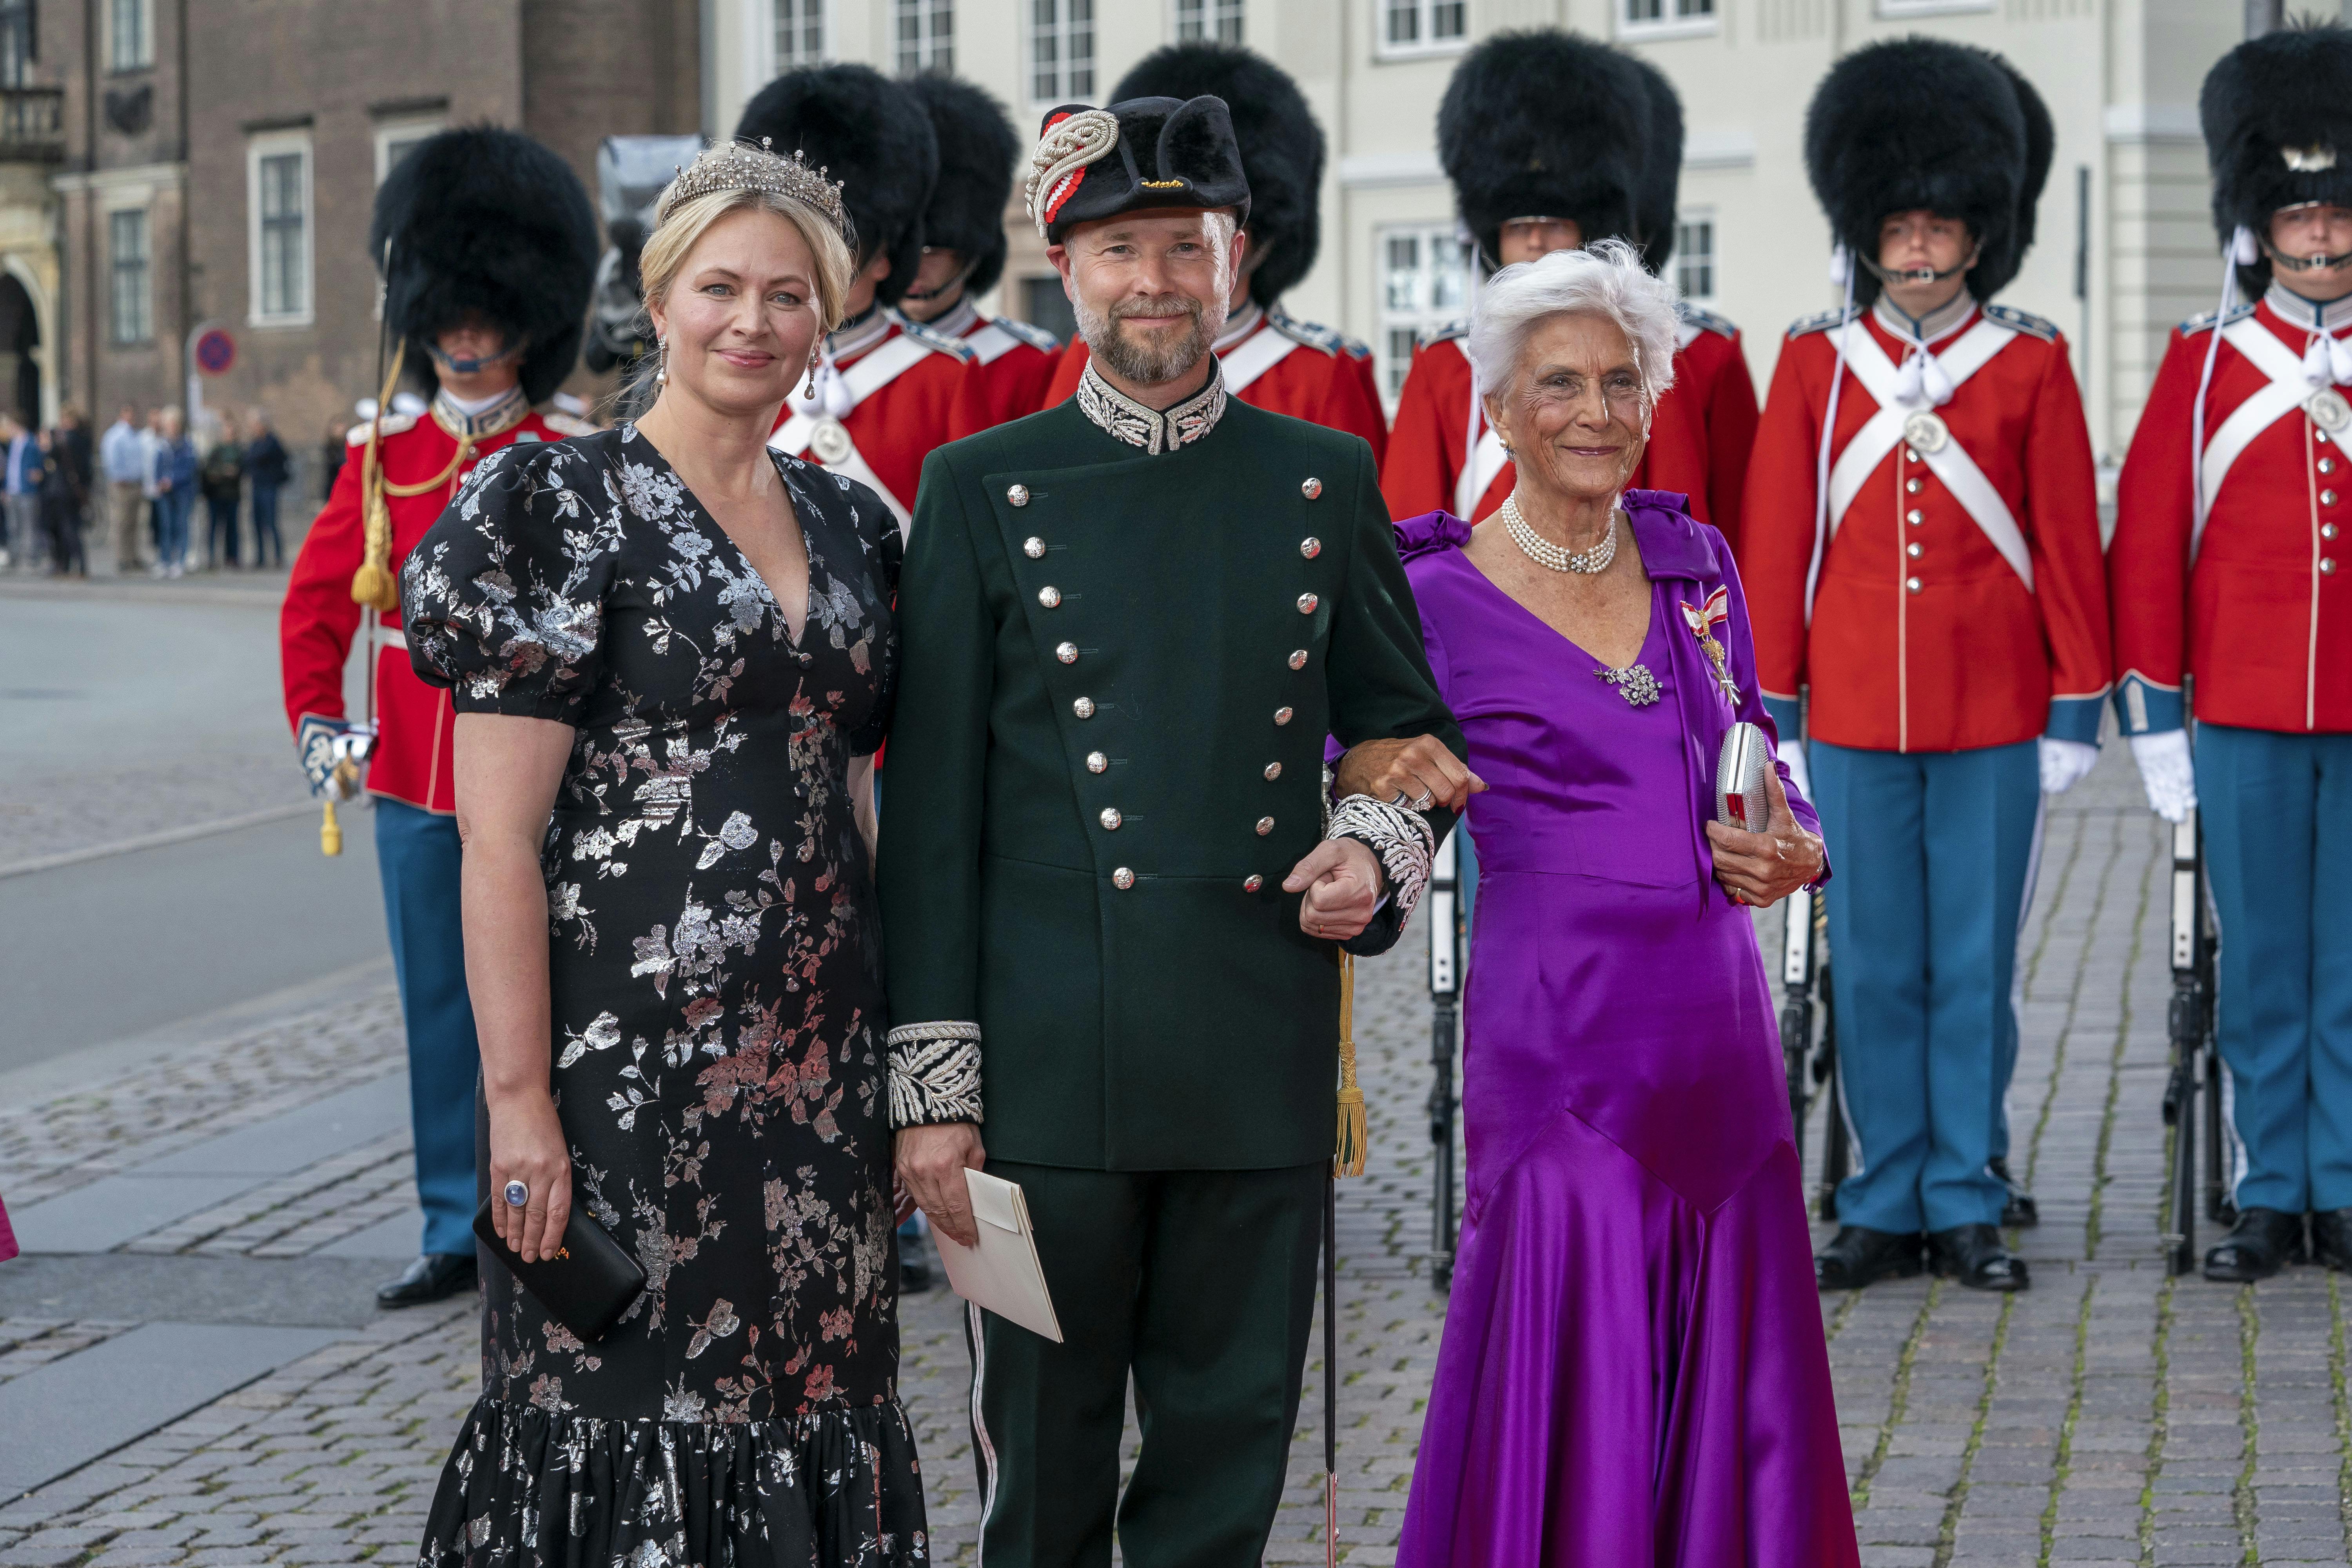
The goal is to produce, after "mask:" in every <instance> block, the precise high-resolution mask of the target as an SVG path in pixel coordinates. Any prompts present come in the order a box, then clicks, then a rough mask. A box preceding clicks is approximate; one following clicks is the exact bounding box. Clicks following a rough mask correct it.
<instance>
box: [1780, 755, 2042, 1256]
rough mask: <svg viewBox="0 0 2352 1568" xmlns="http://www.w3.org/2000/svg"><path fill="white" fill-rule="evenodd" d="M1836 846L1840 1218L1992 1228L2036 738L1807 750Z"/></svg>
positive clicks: (1996, 1217)
mask: <svg viewBox="0 0 2352 1568" xmlns="http://www.w3.org/2000/svg"><path fill="white" fill-rule="evenodd" d="M1806 754H1807V757H1808V759H1809V760H1810V762H1811V764H1812V782H1813V800H1814V803H1815V805H1816V806H1817V807H1818V808H1819V810H1820V812H1821V816H1822V836H1823V837H1825V838H1826V839H1827V840H1828V846H1829V856H1830V867H1831V869H1832V873H1833V879H1832V881H1831V883H1830V887H1829V901H1830V978H1831V984H1832V988H1833V991H1834V994H1835V999H1836V1004H1837V1030H1838V1069H1839V1075H1840V1083H1841V1086H1842V1088H1843V1094H1844V1099H1845V1105H1846V1114H1847V1117H1848V1118H1849V1121H1850V1125H1851V1129H1852V1131H1853V1154H1854V1167H1855V1168H1854V1173H1853V1175H1852V1176H1850V1177H1848V1178H1847V1179H1846V1181H1845V1182H1844V1184H1843V1185H1841V1186H1840V1187H1839V1188H1838V1194H1837V1207H1838V1219H1839V1221H1840V1222H1841V1223H1843V1224H1845V1225H1858V1226H1867V1227H1868V1228H1870V1229H1872V1230H1884V1231H1896V1232H1912V1231H1919V1230H1948V1229H1950V1228H1951V1227H1952V1226H1961V1225H1997V1224H1999V1223H2000V1210H2001V1204H2002V1200H2003V1198H2004V1197H2005V1196H2006V1193H2005V1189H2004V1188H2003V1187H2002V1185H2001V1184H2000V1182H1999V1181H1997V1180H1995V1179H1994V1178H1993V1177H1992V1176H1991V1175H1990V1173H1988V1172H1987V1171H1986V1169H1985V1164H1986V1162H1987V1161H1989V1160H1990V1159H1993V1158H1994V1157H1996V1156H1998V1155H2002V1154H2005V1153H2006V1152H2008V1142H2009V1140H2008V1131H2007V1124H2006V1121H2005V1118H2004V1113H2003V1109H2002V1101H2003V1099H2004V1097H2005V1096H2006V1095H2007V1093H2008V1091H2009V1079H2010V1075H2011V1073H2012V1072H2013V1071H2015V1069H2016V1067H2017V1038H2018V1026H2017V1012H2016V1005H2015V994H2014V987H2015V977H2016V972H2017V937H2018V927H2019V925H2020V924H2021V922H2022V921H2023V919H2024V915H2025V905H2026V901H2027V900H2029V899H2030V898H2031V897H2032V872H2033V860H2034V856H2035V852H2036V849H2037V847H2038V845H2039V840H2040V827H2041V811H2042V782H2041V775H2040V764H2039V760H2038V758H2037V756H2036V751H2035V746H2034V743H2033V742H2031V741H2026V742H2021V743H2019V744H2017V745H2013V746H1990V747H1985V748H1981V749H1979V750H1974V751H1966V752H1931V753H1906V752H1868V751H1860V750H1856V749H1854V748H1852V747H1846V746H1832V745H1827V744H1824V743H1822V742H1812V743H1811V744H1810V745H1809V746H1807V748H1806Z"/></svg>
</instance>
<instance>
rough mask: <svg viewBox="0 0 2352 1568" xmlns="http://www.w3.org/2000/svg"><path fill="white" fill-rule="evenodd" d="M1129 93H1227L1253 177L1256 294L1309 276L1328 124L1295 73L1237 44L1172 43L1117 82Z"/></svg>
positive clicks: (1277, 292)
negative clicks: (1301, 88) (1304, 93)
mask: <svg viewBox="0 0 2352 1568" xmlns="http://www.w3.org/2000/svg"><path fill="white" fill-rule="evenodd" d="M1130 98H1221V99H1223V100H1224V101H1225V108H1226V110H1227V112H1229V113H1230V114H1231V115H1232V116H1233V121H1234V142H1237V143H1238V144H1239V145H1240V147H1241V151H1242V174H1243V175H1244V177H1245V178H1246V179H1247V180H1248V181H1249V193H1250V211H1249V233H1250V248H1251V249H1252V250H1254V251H1255V252H1256V253H1258V254H1259V255H1260V256H1262V257H1263V258H1265V259H1264V260H1263V261H1261V262H1260V263H1259V264H1258V266H1257V268H1256V269H1255V271H1253V272H1252V273H1251V274H1250V297H1251V298H1252V299H1254V300H1256V301H1257V302H1258V303H1259V304H1261V305H1271V304H1273V303H1274V302H1275V301H1276V300H1279V299H1281V298H1282V296H1283V293H1284V292H1285V291H1286V289H1290V288H1292V287H1293V286H1294V285H1296V284H1297V282H1298V280H1299V279H1302V278H1304V277H1306V276H1307V272H1308V271H1309V270H1310V269H1311V268H1313V267H1314V265H1315V253H1316V251H1317V250H1318V248H1319V247H1320V246H1321V244H1322V239H1323V216H1322V213H1323V207H1322V196H1323V157H1324V142H1323V128H1322V127H1321V126H1319V125H1318V124H1316V123H1315V116H1314V114H1313V113H1312V112H1310V111H1309V110H1308V109H1307V100H1306V98H1305V97H1304V96H1302V95H1301V94H1300V92H1299V90H1298V84H1297V82H1295V81H1293V80H1291V79H1290V76H1289V73H1288V72H1286V71H1285V70H1284V69H1283V68H1281V67H1279V66H1277V65H1276V64H1275V63H1274V62H1273V61H1271V60H1268V59H1266V58H1265V57H1264V56H1262V55H1255V54H1252V53H1251V52H1250V51H1249V50H1247V49H1244V48H1242V47H1239V46H1238V45H1234V44H1214V43H1201V44H1170V45H1168V46H1167V47H1164V48H1160V49H1155V50H1153V51H1152V52H1151V53H1150V54H1148V55H1146V56H1144V57H1143V58H1142V59H1141V60H1139V61H1138V62H1137V63H1136V66H1135V68H1134V69H1132V70H1130V71H1129V72H1128V73H1127V75H1126V76H1124V77H1122V78H1120V79H1119V83H1118V87H1116V88H1114V89H1111V95H1110V100H1111V101H1112V102H1113V103H1124V102H1126V101H1127V100H1129V99H1130Z"/></svg>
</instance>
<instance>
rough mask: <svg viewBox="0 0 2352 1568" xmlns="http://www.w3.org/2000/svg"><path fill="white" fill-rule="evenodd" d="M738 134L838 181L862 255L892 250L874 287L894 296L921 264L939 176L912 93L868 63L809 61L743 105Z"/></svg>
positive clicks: (936, 153) (934, 145)
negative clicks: (803, 161)
mask: <svg viewBox="0 0 2352 1568" xmlns="http://www.w3.org/2000/svg"><path fill="white" fill-rule="evenodd" d="M735 136H736V139H737V140H738V141H748V142H759V141H761V140H762V139H764V140H765V141H766V142H768V143H769V145H770V146H771V147H772V149H773V150H774V151H775V152H777V153H782V154H783V155H784V156H786V157H790V156H791V155H792V154H793V153H800V154H801V155H802V156H803V158H805V159H806V160H807V161H808V162H809V163H812V164H814V165H816V166H817V167H819V168H822V169H824V171H825V173H826V175H827V177H828V178H831V179H835V180H839V181H840V182H841V199H842V202H843V204H844V205H846V206H847V207H848V208H849V220H850V222H851V224H852V225H853V226H855V227H856V231H857V250H858V259H859V260H860V261H869V260H871V259H873V258H875V257H877V256H887V257H888V258H890V275H889V276H888V277H887V278H885V279H882V281H881V283H880V284H879V285H878V286H877V288H876V289H875V294H876V297H877V298H878V299H879V300H881V301H882V302H883V303H884V304H886V305H895V304H897V303H898V299H899V297H900V296H901V295H903V294H905V293H906V291H907V290H908V288H909V287H910V286H912V285H913V283H914V281H915V269H916V268H918V267H919V266H920V265H921V264H922V259H923V214H924V212H925V210H926V209H928V208H929V205H930V203H931V187H932V186H933V185H935V184H937V183H938V182H939V177H940V145H939V138H938V137H937V136H935V135H934V134H932V132H931V117H930V116H929V114H927V113H925V112H924V110H923V106H922V105H921V104H920V103H919V102H918V101H916V100H915V98H914V96H913V95H912V94H910V93H909V92H908V90H907V89H905V88H903V87H901V86H899V85H898V83H897V82H894V81H892V80H891V79H889V78H887V77H886V76H884V75H883V74H882V73H881V72H880V71H877V70H876V69H875V68H873V67H871V66H860V65H831V66H803V68H800V69H798V70H794V71H787V72H786V73H784V74H783V75H782V76H780V77H778V78H777V79H775V80H773V81H772V82H770V83H769V84H768V85H767V86H765V87H763V88H761V89H760V90H759V92H758V93H757V94H756V95H755V96H754V97H753V98H752V100H751V102H749V103H747V104H745V105H744V106H743V118H742V119H741V120H740V121H738V122H737V124H736V126H735Z"/></svg>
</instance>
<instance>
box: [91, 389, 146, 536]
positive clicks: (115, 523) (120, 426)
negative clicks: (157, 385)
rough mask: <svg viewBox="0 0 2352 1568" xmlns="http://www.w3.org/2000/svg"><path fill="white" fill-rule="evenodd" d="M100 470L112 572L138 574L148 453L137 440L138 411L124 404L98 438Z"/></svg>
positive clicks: (138, 439)
mask: <svg viewBox="0 0 2352 1568" xmlns="http://www.w3.org/2000/svg"><path fill="white" fill-rule="evenodd" d="M98 460H99V466H100V468H103V469H104V470H105V471H106V504H107V514H108V521H109V522H110V525H111V529H110V535H111V537H112V539H113V541H114V572H115V575H117V576H122V575H125V574H130V573H132V572H136V571H137V570H139V565H140V557H141V556H142V555H143V554H144V553H145V552H143V551H142V550H141V549H140V548H139V513H140V510H141V508H142V507H143V506H145V505H146V503H147V452H146V447H145V444H144V443H143V442H142V440H141V438H140V430H139V410H138V409H137V408H135V407H133V406H132V405H130V404H128V403H126V404H124V405H122V407H121V410H120V411H119V412H117V413H116V415H115V416H114V423H113V424H111V425H110V426H107V427H106V434H105V435H104V436H102V437H100V438H99V443H98Z"/></svg>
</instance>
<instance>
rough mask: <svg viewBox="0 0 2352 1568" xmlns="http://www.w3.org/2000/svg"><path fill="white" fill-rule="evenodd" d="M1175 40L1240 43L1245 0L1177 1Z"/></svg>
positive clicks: (1188, 42)
mask: <svg viewBox="0 0 2352 1568" xmlns="http://www.w3.org/2000/svg"><path fill="white" fill-rule="evenodd" d="M1176 41H1177V42H1178V43H1180V44H1200V43H1218V44H1238V43H1241V42H1242V41H1243V39H1242V0H1176Z"/></svg>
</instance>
